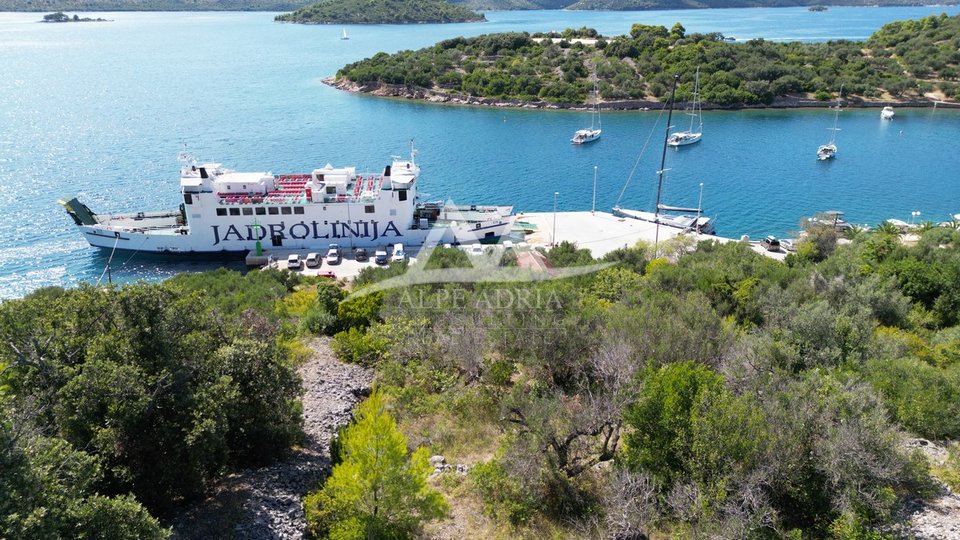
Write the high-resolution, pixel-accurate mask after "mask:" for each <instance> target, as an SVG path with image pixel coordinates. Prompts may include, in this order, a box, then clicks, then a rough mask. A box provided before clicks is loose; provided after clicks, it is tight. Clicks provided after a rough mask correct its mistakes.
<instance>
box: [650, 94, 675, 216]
mask: <svg viewBox="0 0 960 540" xmlns="http://www.w3.org/2000/svg"><path fill="white" fill-rule="evenodd" d="M679 79H680V75H674V76H673V88H672V89H671V90H670V109H669V110H668V111H667V128H666V129H665V130H664V133H663V153H662V154H660V170H659V171H658V172H657V206H656V207H654V209H653V216H654V218H658V217H659V216H660V191H661V190H662V189H663V168H664V166H666V164H667V139H669V138H670V119H671V118H672V117H673V98H674V96H675V95H676V94H677V81H678V80H679ZM658 223H659V221H658ZM657 230H658V231H659V229H657Z"/></svg>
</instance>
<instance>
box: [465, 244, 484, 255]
mask: <svg viewBox="0 0 960 540" xmlns="http://www.w3.org/2000/svg"><path fill="white" fill-rule="evenodd" d="M467 253H469V254H470V255H483V246H482V245H480V244H471V245H470V251H468V252H467Z"/></svg>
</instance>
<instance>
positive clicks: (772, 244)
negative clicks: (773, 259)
mask: <svg viewBox="0 0 960 540" xmlns="http://www.w3.org/2000/svg"><path fill="white" fill-rule="evenodd" d="M760 245H761V246H763V247H764V248H765V249H766V250H767V251H780V241H779V240H777V237H776V236H768V237H766V238H764V239H763V240H761V241H760Z"/></svg>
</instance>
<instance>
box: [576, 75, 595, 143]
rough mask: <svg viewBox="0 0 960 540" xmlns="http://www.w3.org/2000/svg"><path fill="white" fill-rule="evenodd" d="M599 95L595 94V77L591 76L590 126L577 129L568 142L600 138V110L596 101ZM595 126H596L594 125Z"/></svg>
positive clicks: (583, 141)
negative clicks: (591, 103) (591, 104)
mask: <svg viewBox="0 0 960 540" xmlns="http://www.w3.org/2000/svg"><path fill="white" fill-rule="evenodd" d="M599 99H600V97H599V95H598V94H597V78H596V76H594V78H593V110H592V111H591V113H590V128H589V129H578V130H577V131H576V132H574V134H573V138H572V139H570V142H572V143H573V144H585V143H588V142H593V141H595V140H597V139H599V138H600V132H601V130H600V110H599V108H598V101H599ZM594 126H596V127H594Z"/></svg>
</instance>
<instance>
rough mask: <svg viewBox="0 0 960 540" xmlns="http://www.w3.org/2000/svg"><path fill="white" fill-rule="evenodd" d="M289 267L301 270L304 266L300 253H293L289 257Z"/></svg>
mask: <svg viewBox="0 0 960 540" xmlns="http://www.w3.org/2000/svg"><path fill="white" fill-rule="evenodd" d="M287 268H289V269H290V270H300V269H301V268H303V261H302V260H300V255H299V254H297V253H291V254H290V256H288V257H287Z"/></svg>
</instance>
